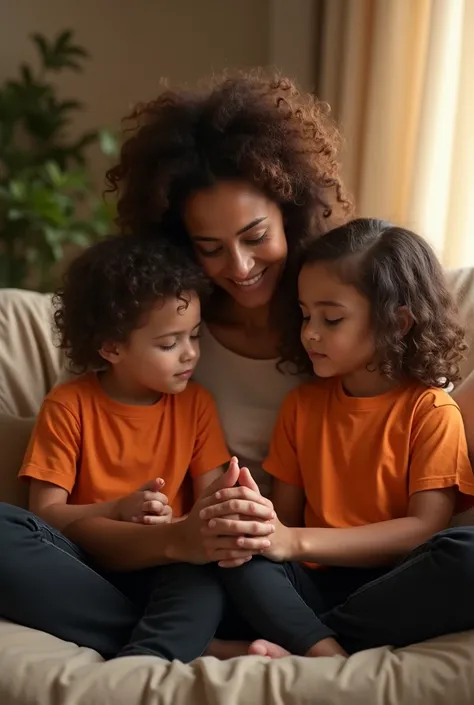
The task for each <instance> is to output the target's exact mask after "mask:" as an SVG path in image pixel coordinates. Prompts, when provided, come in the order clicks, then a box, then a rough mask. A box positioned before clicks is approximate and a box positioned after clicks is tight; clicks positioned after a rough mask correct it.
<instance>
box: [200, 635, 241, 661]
mask: <svg viewBox="0 0 474 705" xmlns="http://www.w3.org/2000/svg"><path fill="white" fill-rule="evenodd" d="M248 652H249V642H248V641H223V640H222V639H213V640H212V641H211V643H210V644H209V646H208V647H207V649H206V651H205V654H204V655H205V656H214V658H218V659H220V660H221V661H225V660H226V659H228V658H235V656H247V654H248Z"/></svg>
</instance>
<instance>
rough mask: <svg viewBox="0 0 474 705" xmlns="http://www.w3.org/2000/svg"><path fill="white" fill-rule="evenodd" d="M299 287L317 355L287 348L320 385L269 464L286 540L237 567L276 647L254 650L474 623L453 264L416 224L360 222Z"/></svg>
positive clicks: (240, 586)
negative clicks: (452, 389)
mask: <svg viewBox="0 0 474 705" xmlns="http://www.w3.org/2000/svg"><path fill="white" fill-rule="evenodd" d="M298 290H299V303H300V308H301V313H302V322H301V342H302V345H303V348H304V350H303V349H302V348H301V347H300V346H299V345H295V344H294V343H292V341H291V339H290V346H289V348H288V353H287V357H288V359H289V360H292V361H293V362H294V363H296V364H297V366H298V368H299V370H300V371H304V369H305V367H307V366H309V365H308V363H309V364H310V365H311V367H312V369H313V370H314V373H315V374H316V375H317V377H318V379H317V380H314V381H312V382H310V383H308V384H304V385H302V386H300V387H299V388H296V389H295V390H293V391H292V392H290V394H289V395H288V396H287V398H286V400H285V402H284V404H283V407H282V409H281V411H280V415H279V419H278V422H277V425H276V428H275V431H274V435H273V440H272V443H271V446H270V452H269V455H268V457H267V459H266V461H265V462H264V468H265V470H266V471H267V472H268V473H270V475H272V476H273V478H274V479H275V483H274V490H273V495H272V499H273V504H274V508H275V511H276V513H277V514H278V515H279V518H278V519H274V520H272V521H271V523H272V525H274V526H275V533H274V534H273V535H272V536H271V544H272V545H271V547H270V548H269V549H268V550H266V551H265V552H264V554H263V557H258V558H253V559H252V560H251V561H250V562H249V563H247V564H245V565H243V566H242V567H239V568H236V569H234V570H230V571H229V570H222V571H221V574H222V579H223V581H224V583H225V585H226V588H227V591H228V593H229V594H230V595H231V597H232V599H233V601H234V603H235V604H236V606H237V608H238V609H239V611H240V613H241V614H242V615H243V616H244V617H245V618H246V619H247V621H248V622H249V623H250V625H251V626H252V627H253V628H254V630H255V631H256V632H257V633H259V634H260V635H262V636H263V637H264V638H265V639H267V640H269V641H265V640H259V641H256V642H254V643H253V644H252V645H251V647H250V653H254V654H262V655H267V656H273V657H278V656H282V655H285V654H288V652H291V653H296V654H300V655H307V656H322V655H335V654H342V655H345V654H347V653H348V652H354V651H357V650H360V649H364V648H370V647H374V646H379V645H382V644H386V643H390V644H393V645H396V646H402V645H406V644H409V643H413V642H415V641H421V640H423V639H427V638H430V637H435V636H439V635H441V634H445V633H447V632H455V631H461V630H465V629H470V628H472V627H474V613H473V610H472V609H471V607H470V604H471V601H472V589H473V582H474V581H473V577H474V561H473V558H472V551H471V548H470V546H471V545H472V540H473V535H474V533H473V532H474V529H473V528H472V527H465V528H460V529H448V528H447V527H448V526H449V524H450V520H451V517H452V515H453V512H454V510H455V505H456V501H457V498H458V495H459V494H460V493H464V494H465V495H471V496H472V495H474V478H473V474H472V470H471V466H470V464H469V459H468V454H467V447H466V439H465V434H464V428H463V423H462V419H461V415H460V413H459V409H458V407H457V405H456V403H455V402H454V401H453V400H452V399H451V397H450V396H449V395H448V394H447V393H446V391H445V390H444V389H443V388H445V387H447V385H448V384H449V383H450V382H456V381H457V380H458V378H459V377H458V363H459V361H460V359H461V357H462V353H463V351H464V349H465V347H466V346H465V344H464V338H463V331H462V329H461V327H460V325H459V323H458V321H457V318H456V314H455V311H454V306H453V303H452V301H451V299H450V296H449V294H448V291H447V288H446V284H445V281H444V276H443V272H442V269H441V266H440V264H439V263H438V262H437V260H436V257H435V255H434V254H433V252H432V251H431V249H430V248H429V247H428V245H427V244H426V243H425V242H424V241H423V240H422V239H421V238H420V237H418V236H417V235H415V234H414V233H411V232H409V231H407V230H404V229H402V228H397V227H394V226H391V225H389V224H387V223H385V222H383V221H380V220H372V219H370V220H368V219H361V220H355V221H352V222H350V223H348V224H347V225H344V226H342V227H340V228H337V229H335V230H333V231H332V232H330V233H329V234H327V235H325V236H323V237H322V238H320V239H319V240H317V241H315V242H314V243H312V244H311V245H310V247H309V249H307V250H306V253H305V256H304V262H303V266H302V268H301V271H300V274H299V279H298ZM302 352H304V354H305V357H303V356H302ZM219 494H220V495H221V496H222V499H223V501H222V502H221V504H220V505H214V506H211V507H209V508H207V509H204V510H203V512H202V513H201V516H202V517H203V518H205V519H206V520H208V521H209V525H208V530H209V531H215V532H216V533H219V532H220V531H222V529H223V528H225V530H226V531H227V530H229V528H230V525H231V523H232V522H230V521H229V520H228V519H226V518H225V515H226V514H228V513H229V511H230V510H231V509H232V506H231V505H230V506H229V503H228V502H226V501H225V492H220V493H219ZM221 517H222V518H221ZM301 527H303V528H301ZM454 585H456V598H455V599H453V586H454Z"/></svg>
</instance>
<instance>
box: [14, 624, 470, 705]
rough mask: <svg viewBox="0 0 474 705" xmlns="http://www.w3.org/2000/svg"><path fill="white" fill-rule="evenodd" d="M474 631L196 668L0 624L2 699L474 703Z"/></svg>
mask: <svg viewBox="0 0 474 705" xmlns="http://www.w3.org/2000/svg"><path fill="white" fill-rule="evenodd" d="M473 673H474V632H467V633H465V634H459V635H457V636H449V637H443V638H442V639H434V640H432V641H428V642H425V643H423V644H416V645H414V646H410V647H408V648H405V649H399V650H397V651H393V650H392V649H390V648H388V647H384V648H378V649H370V650H368V651H364V652H361V653H358V654H355V655H354V656H351V657H350V658H349V659H347V660H346V659H344V658H342V657H334V658H318V659H309V658H302V657H297V656H292V657H289V658H285V659H280V660H275V661H270V660H267V659H264V658H259V657H255V656H247V657H243V658H238V659H237V658H236V659H231V660H229V661H217V660H216V659H213V658H201V659H198V660H197V661H194V662H193V663H192V664H189V665H185V664H183V663H180V662H177V661H175V662H172V663H168V662H166V661H163V660H161V659H158V658H154V657H151V656H133V657H128V658H122V659H117V660H114V661H109V662H107V663H104V662H102V659H101V658H100V656H98V654H96V653H95V652H94V651H91V650H89V649H85V648H79V647H78V646H75V645H74V644H70V643H67V642H63V641H60V640H59V639H56V638H55V637H53V636H50V635H48V634H43V633H42V632H37V631H34V630H32V629H27V628H26V627H20V626H17V625H15V624H10V623H8V622H2V621H0V674H1V675H0V702H1V703H5V704H7V703H12V704H13V703H18V704H19V705H20V704H21V705H22V704H24V705H26V704H27V703H28V705H51V703H55V704H56V705H73V704H74V705H132V704H133V705H162V704H163V705H164V704H165V703H166V704H169V705H171V704H172V705H207V704H208V703H212V704H213V705H248V704H249V703H255V704H258V705H273V704H274V703H282V704H283V703H285V704H287V705H293V704H294V705H306V704H307V705H310V703H338V704H339V703H341V705H343V704H345V703H347V705H356V704H358V703H360V704H361V705H362V704H363V705H414V704H415V703H420V705H422V704H423V705H446V703H447V702H449V703H455V704H456V705H472V703H473V702H474V679H473V676H472V674H473Z"/></svg>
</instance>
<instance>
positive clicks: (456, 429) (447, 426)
mask: <svg viewBox="0 0 474 705" xmlns="http://www.w3.org/2000/svg"><path fill="white" fill-rule="evenodd" d="M445 396H446V398H444V394H443V397H442V398H441V397H440V398H437V397H435V398H434V400H433V401H432V403H429V404H423V405H422V408H421V409H420V410H419V411H418V412H417V415H418V419H415V422H414V425H413V430H412V437H411V440H410V468H409V494H410V495H412V494H413V493H414V492H419V491H421V490H433V489H442V488H446V487H458V489H459V490H460V491H461V492H462V493H463V494H467V495H474V476H473V472H472V467H471V464H470V462H469V455H468V450H467V442H466V434H465V432H464V424H463V420H462V416H461V412H460V410H459V407H458V406H457V404H456V403H455V402H454V400H452V399H451V398H450V397H449V396H448V395H445Z"/></svg>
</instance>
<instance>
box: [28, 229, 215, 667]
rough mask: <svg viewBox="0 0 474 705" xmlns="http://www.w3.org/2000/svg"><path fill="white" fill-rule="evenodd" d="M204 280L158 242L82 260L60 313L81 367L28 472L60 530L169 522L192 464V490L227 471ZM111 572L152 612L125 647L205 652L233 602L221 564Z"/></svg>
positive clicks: (131, 241) (181, 508) (57, 400)
mask: <svg viewBox="0 0 474 705" xmlns="http://www.w3.org/2000/svg"><path fill="white" fill-rule="evenodd" d="M206 288H207V283H206V280H205V279H204V276H203V275H202V274H201V272H200V270H199V269H198V268H197V266H196V265H194V263H193V262H191V261H190V260H189V259H187V257H185V256H184V254H183V253H182V252H179V250H177V249H175V248H173V247H171V245H169V244H165V243H163V242H162V243H160V242H159V240H157V239H154V240H151V239H150V240H148V239H141V238H138V237H136V236H123V237H116V238H110V239H107V240H104V241H101V242H100V243H98V244H96V245H95V246H93V247H91V248H89V249H88V250H86V251H85V252H84V253H83V254H82V255H81V256H80V257H79V258H78V259H77V260H75V262H73V264H72V266H71V267H70V269H69V272H68V274H67V277H66V279H65V284H64V287H63V289H62V290H60V291H59V292H58V294H57V295H56V297H55V303H56V307H57V308H56V312H55V316H54V318H55V324H56V328H57V330H58V331H59V335H60V345H61V347H63V348H64V349H65V351H66V355H67V356H68V358H69V360H70V362H71V363H72V366H73V368H74V370H75V371H77V372H80V373H82V374H81V376H78V377H76V378H75V379H72V380H71V381H69V382H66V383H65V384H62V385H59V386H58V387H56V388H54V389H53V390H52V391H51V392H50V394H49V395H48V396H47V397H46V399H45V401H44V403H43V405H42V408H41V410H40V413H39V416H38V420H37V423H36V427H35V430H34V432H33V435H32V438H31V441H30V444H29V447H28V450H27V453H26V457H25V460H24V464H23V466H22V469H21V471H20V476H22V477H26V478H29V481H30V510H31V511H32V512H34V513H35V514H36V515H38V516H39V517H40V518H41V519H43V520H44V521H45V522H47V523H48V524H49V525H50V526H52V527H54V528H55V529H57V530H59V531H61V532H63V531H64V530H65V529H66V528H67V527H68V526H69V525H71V524H72V523H73V522H75V521H77V520H80V519H82V518H84V517H90V516H97V517H106V518H109V519H115V520H119V521H135V522H143V523H149V524H156V523H162V524H163V530H164V532H166V526H168V525H169V523H170V522H175V521H179V520H180V518H183V514H185V512H186V511H188V510H189V509H190V507H191V505H192V501H190V499H191V497H189V496H188V493H187V491H186V489H187V488H186V482H185V480H186V479H187V477H188V474H189V477H190V478H191V480H192V485H193V487H192V489H193V493H194V497H197V496H198V495H199V494H201V493H202V492H203V490H204V489H205V488H206V487H208V486H209V485H210V484H211V483H212V482H213V480H215V479H216V478H217V477H219V476H220V475H221V473H222V465H223V464H225V463H227V462H228V461H229V454H228V451H227V448H226V444H225V442H224V438H223V435H222V432H221V429H220V426H219V422H218V418H217V413H216V410H215V408H214V404H213V401H212V399H211V397H210V395H209V394H208V393H207V392H206V391H205V390H204V389H202V388H201V387H199V386H198V385H196V384H195V383H193V382H190V381H189V380H190V377H191V375H192V373H193V370H194V368H195V366H196V363H197V361H198V358H199V342H198V335H199V325H200V302H199V295H200V294H203V293H206ZM137 487H139V488H140V489H139V490H137V489H136V488H137ZM163 487H166V495H164V494H162V493H161V492H160V490H161V489H162V488H163ZM165 536H167V534H166V533H163V537H164V540H165ZM71 545H72V544H71ZM72 548H73V550H74V548H77V547H74V546H73V547H72ZM80 560H82V561H83V562H84V563H85V564H86V565H87V563H90V561H89V560H88V559H85V557H83V554H82V556H80ZM162 562H163V563H166V562H167V561H166V559H165V560H163V561H162ZM104 577H106V579H107V580H109V581H110V582H113V583H114V584H115V585H116V586H117V587H118V588H119V589H120V590H121V591H122V592H124V593H125V594H126V595H127V596H129V597H131V598H132V599H133V601H134V602H137V603H139V604H140V605H141V609H142V610H144V611H143V615H142V617H141V619H140V620H139V621H138V623H137V625H136V627H135V629H134V630H133V632H132V634H131V636H130V637H129V638H128V642H127V643H126V644H125V645H124V646H123V648H122V649H121V650H120V652H119V655H135V654H153V655H156V656H161V657H163V658H167V659H179V660H181V661H185V662H186V661H190V660H192V659H194V658H196V657H197V656H199V655H201V654H202V653H203V652H204V650H205V648H206V646H207V644H208V643H209V641H210V640H211V638H212V637H213V635H214V632H215V630H216V628H217V625H218V624H219V622H220V619H221V617H222V611H223V602H224V598H223V594H222V590H221V588H220V585H219V582H218V581H217V578H216V577H215V574H214V568H213V567H212V566H205V565H203V566H199V565H189V564H184V563H174V564H171V565H161V566H158V567H153V568H150V569H147V570H143V571H137V572H131V573H122V574H118V573H115V574H114V573H112V574H107V575H106V576H104ZM88 597H89V598H90V596H88V595H87V594H85V595H84V600H86V601H87V600H88ZM51 631H53V629H51ZM98 638H99V636H98ZM78 641H79V638H78ZM82 643H83V644H84V640H82ZM85 645H91V646H92V645H93V646H94V647H95V648H98V647H97V644H96V642H95V641H93V640H92V642H90V641H89V643H87V644H85ZM99 650H100V651H101V652H102V653H103V655H105V656H113V655H116V654H114V653H110V652H109V650H108V649H107V648H106V647H104V648H102V649H101V648H99Z"/></svg>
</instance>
